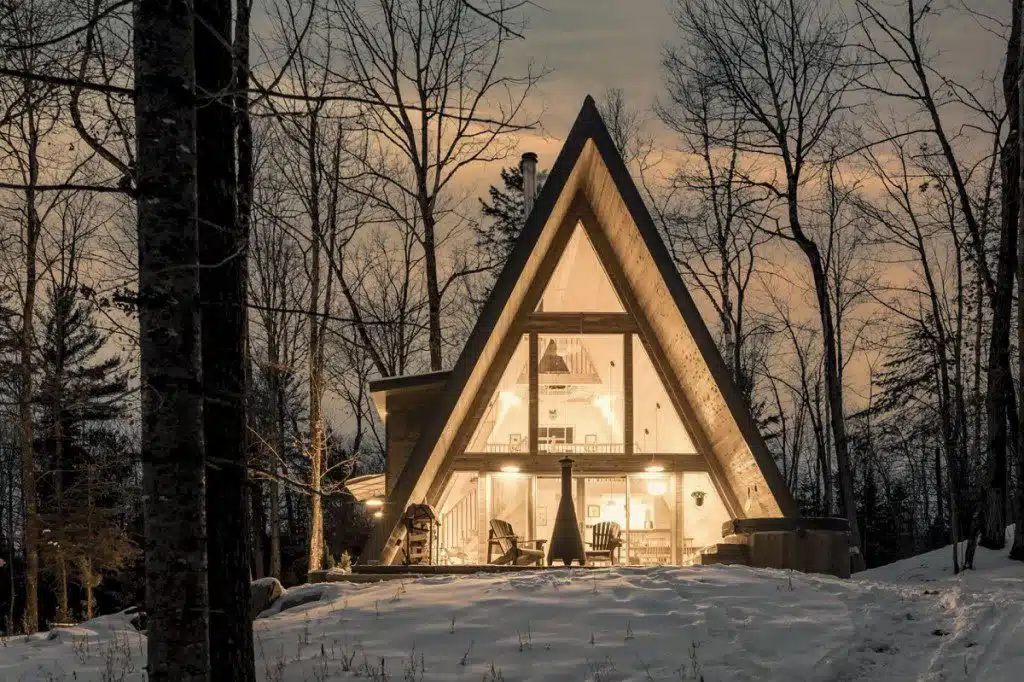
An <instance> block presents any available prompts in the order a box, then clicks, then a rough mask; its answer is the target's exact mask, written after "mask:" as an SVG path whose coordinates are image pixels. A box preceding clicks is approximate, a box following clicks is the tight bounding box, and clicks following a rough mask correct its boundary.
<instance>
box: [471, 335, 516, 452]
mask: <svg viewBox="0 0 1024 682" xmlns="http://www.w3.org/2000/svg"><path fill="white" fill-rule="evenodd" d="M529 349H530V344H529V337H528V336H527V335H525V334H524V335H523V336H522V338H520V339H519V343H518V344H517V345H516V350H515V352H514V353H513V354H512V359H511V360H510V361H509V363H508V366H507V367H505V371H504V373H503V374H502V375H501V379H500V380H499V381H498V387H497V388H496V389H495V390H494V393H493V394H492V395H491V398H490V400H489V401H488V403H487V408H486V409H485V410H484V415H483V418H481V420H480V423H479V424H478V425H477V427H476V431H475V432H474V433H473V437H472V438H471V439H470V441H469V447H467V448H466V451H467V452H498V453H503V452H527V451H528V450H529V447H530V446H529V429H530V412H529V410H530V399H529V395H530V380H529V372H528V371H527V369H528V365H529V362H530V350H529Z"/></svg>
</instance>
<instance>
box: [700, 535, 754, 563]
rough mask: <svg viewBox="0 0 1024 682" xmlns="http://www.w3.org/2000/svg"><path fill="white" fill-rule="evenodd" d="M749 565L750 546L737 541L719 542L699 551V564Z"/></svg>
mask: <svg viewBox="0 0 1024 682" xmlns="http://www.w3.org/2000/svg"><path fill="white" fill-rule="evenodd" d="M715 564H721V565H723V566H729V565H739V566H749V565H750V548H749V547H748V546H747V545H746V544H740V543H738V542H728V541H726V542H720V543H718V544H717V545H715V546H714V547H709V548H707V549H704V550H702V551H701V553H700V565H701V566H714V565H715Z"/></svg>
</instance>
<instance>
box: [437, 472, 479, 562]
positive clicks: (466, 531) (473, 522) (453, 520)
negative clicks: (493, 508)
mask: <svg viewBox="0 0 1024 682" xmlns="http://www.w3.org/2000/svg"><path fill="white" fill-rule="evenodd" d="M476 533H477V510H476V488H473V489H472V490H471V491H470V492H469V493H468V494H467V495H466V496H465V497H463V498H462V499H461V500H459V501H458V502H456V503H455V504H454V505H453V506H452V507H451V508H450V509H448V511H445V512H441V549H442V550H443V551H444V552H445V553H447V555H448V560H449V561H451V559H453V558H456V557H460V558H462V560H463V563H466V547H468V546H469V545H471V544H472V543H473V542H474V541H475V540H476Z"/></svg>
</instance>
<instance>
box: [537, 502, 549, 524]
mask: <svg viewBox="0 0 1024 682" xmlns="http://www.w3.org/2000/svg"><path fill="white" fill-rule="evenodd" d="M537 525H538V526H546V525H548V508H547V507H541V506H539V505H538V506H537Z"/></svg>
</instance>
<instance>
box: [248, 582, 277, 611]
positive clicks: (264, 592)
mask: <svg viewBox="0 0 1024 682" xmlns="http://www.w3.org/2000/svg"><path fill="white" fill-rule="evenodd" d="M251 590H252V599H251V601H250V605H249V612H250V613H251V614H252V617H253V618H255V617H256V616H258V615H259V614H261V613H263V612H264V611H266V610H267V609H269V608H270V606H271V604H273V603H274V602H275V601H277V600H278V599H279V598H280V597H281V595H282V594H284V588H283V587H282V586H281V582H280V581H279V580H278V579H277V578H260V579H259V580H254V581H252V587H251Z"/></svg>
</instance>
